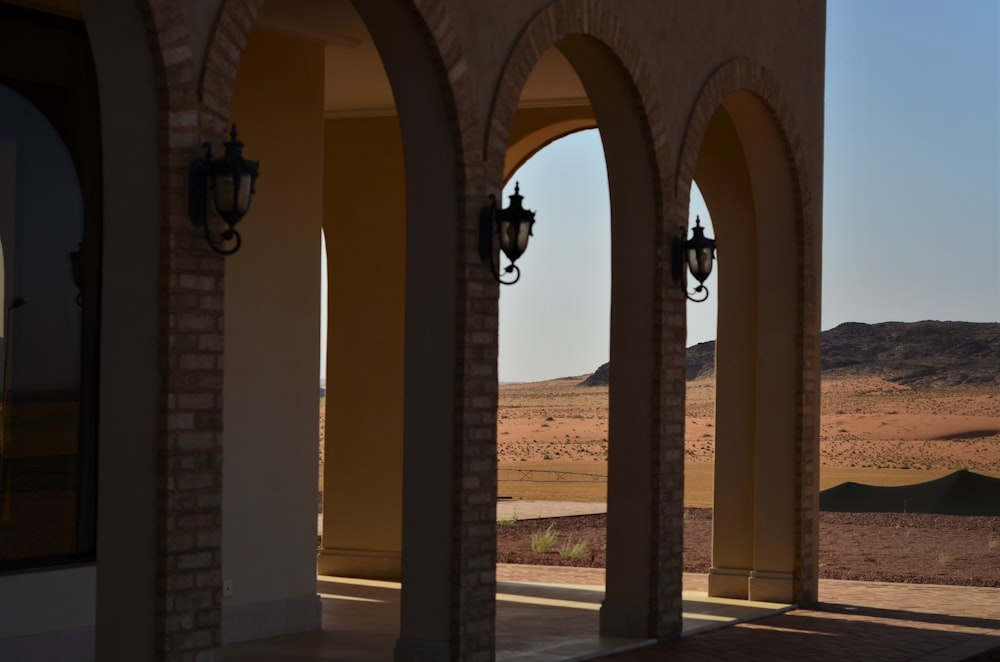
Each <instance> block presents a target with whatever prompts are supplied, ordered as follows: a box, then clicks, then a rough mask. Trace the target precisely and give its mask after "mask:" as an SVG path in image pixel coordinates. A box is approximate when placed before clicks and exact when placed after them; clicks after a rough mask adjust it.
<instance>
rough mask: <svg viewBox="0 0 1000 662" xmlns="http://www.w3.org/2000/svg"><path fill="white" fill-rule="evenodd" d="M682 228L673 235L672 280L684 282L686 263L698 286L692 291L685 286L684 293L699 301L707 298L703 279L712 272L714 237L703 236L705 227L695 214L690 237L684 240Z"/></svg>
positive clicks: (689, 297) (692, 299)
mask: <svg viewBox="0 0 1000 662" xmlns="http://www.w3.org/2000/svg"><path fill="white" fill-rule="evenodd" d="M683 236H684V228H681V236H680V237H674V245H673V249H674V250H673V261H672V267H673V272H674V274H673V275H674V282H675V283H680V284H683V283H684V265H685V264H687V266H688V269H689V270H690V271H691V275H692V276H694V278H695V280H697V281H698V287H696V288H694V292H688V291H687V288H686V287H685V291H684V295H685V296H686V297H687V298H688V299H690V300H691V301H694V302H701V301H704V300H705V299H707V298H708V288H707V287H705V279H706V278H708V276H709V274H711V273H712V261H713V260H714V259H715V239H712V238H711V237H706V236H705V228H703V227H701V218H700V217H698V216H695V218H694V228H692V230H691V238H690V239H688V240H686V241H685V240H684V239H683V238H682V237H683ZM701 293H704V294H702V295H701V296H697V297H696V296H691V295H692V294H701Z"/></svg>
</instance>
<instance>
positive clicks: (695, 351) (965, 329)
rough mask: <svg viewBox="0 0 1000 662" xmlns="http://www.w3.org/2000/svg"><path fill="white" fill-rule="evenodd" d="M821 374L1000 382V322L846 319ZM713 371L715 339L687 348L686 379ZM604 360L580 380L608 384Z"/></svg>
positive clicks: (829, 343)
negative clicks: (592, 372) (863, 320)
mask: <svg viewBox="0 0 1000 662" xmlns="http://www.w3.org/2000/svg"><path fill="white" fill-rule="evenodd" d="M821 342H822V349H821V351H822V359H821V364H820V365H821V367H822V371H823V376H824V377H846V376H876V377H883V378H885V379H887V380H889V381H892V382H896V383H898V384H903V385H906V386H914V387H917V388H944V387H955V386H1000V323H996V322H937V321H924V322H881V323H879V324H863V323H860V322H846V323H844V324H841V325H840V326H837V327H835V328H833V329H830V330H829V331H824V332H823V334H822V340H821ZM714 373H715V341H709V342H703V343H699V344H697V345H694V346H692V347H689V348H688V350H687V379H689V380H691V379H697V378H699V377H711V376H712V375H713V374H714ZM607 375H608V364H604V365H603V366H601V367H600V368H598V369H597V371H595V372H594V374H593V375H591V376H590V377H588V378H587V379H586V380H584V381H583V384H584V385H587V386H596V385H601V384H607V383H608V377H607Z"/></svg>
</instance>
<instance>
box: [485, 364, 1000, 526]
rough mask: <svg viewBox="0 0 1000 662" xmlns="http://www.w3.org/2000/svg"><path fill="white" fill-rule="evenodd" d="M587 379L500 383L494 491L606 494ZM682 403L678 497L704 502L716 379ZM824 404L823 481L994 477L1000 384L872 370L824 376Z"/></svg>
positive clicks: (602, 430)
mask: <svg viewBox="0 0 1000 662" xmlns="http://www.w3.org/2000/svg"><path fill="white" fill-rule="evenodd" d="M585 377H586V375H581V376H576V377H567V378H564V379H556V380H550V381H545V382H535V383H530V384H505V385H502V386H501V387H500V401H499V410H498V421H497V453H498V460H499V467H500V476H499V478H500V484H499V493H500V495H501V496H503V497H510V498H515V499H518V498H534V499H537V498H549V499H558V500H579V501H600V500H602V499H604V498H606V483H605V482H603V481H602V480H601V479H600V478H599V476H601V475H606V473H607V457H608V409H607V407H608V405H607V402H608V388H607V387H589V386H580V385H579V384H580V382H582V381H583V379H584V378H585ZM686 410H687V419H686V431H685V505H686V506H689V507H702V508H705V507H710V506H711V503H712V470H713V459H714V453H715V443H714V437H715V435H714V430H713V428H714V425H715V382H714V380H713V379H700V380H695V381H692V382H688V387H687V405H686ZM821 411H822V413H821V421H820V488H821V489H826V488H828V487H832V486H833V485H837V484H839V483H842V482H845V481H849V480H852V481H855V482H859V483H868V484H872V485H904V484H909V483H919V482H922V481H925V480H931V479H934V478H939V477H941V476H943V475H946V474H948V473H951V472H952V471H956V470H958V469H969V470H970V471H976V472H978V473H982V474H986V475H990V476H994V477H1000V388H953V389H913V388H910V387H906V386H900V385H898V384H895V383H892V382H889V381H886V380H884V379H880V378H876V377H865V378H858V377H852V378H842V379H825V380H823V383H822V410H821ZM547 474H551V475H547ZM526 479H528V480H526ZM543 481H544V482H543Z"/></svg>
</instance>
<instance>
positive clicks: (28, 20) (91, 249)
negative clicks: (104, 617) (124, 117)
mask: <svg viewBox="0 0 1000 662" xmlns="http://www.w3.org/2000/svg"><path fill="white" fill-rule="evenodd" d="M81 55H84V56H85V57H83V58H82V59H81V57H80V56H81ZM94 90H95V88H94V85H93V72H92V67H91V64H90V60H89V47H87V42H86V35H85V33H84V31H83V27H82V25H80V24H79V23H77V22H74V21H68V20H65V19H58V18H50V17H48V16H45V15H43V14H37V13H34V12H27V11H24V10H14V9H6V8H5V9H0V315H2V320H0V570H18V569H23V568H30V567H36V566H40V565H49V564H55V563H65V562H79V561H85V560H92V559H93V558H94V551H95V506H96V501H95V492H96V489H95V488H96V432H97V425H96V424H97V419H96V411H97V408H96V393H97V388H96V387H97V374H96V367H97V357H96V354H97V352H96V349H97V332H98V320H99V315H98V303H99V302H98V300H97V299H98V294H99V283H98V279H99V274H100V269H99V261H100V258H99V256H100V250H99V247H100V232H99V230H100V210H99V207H100V174H99V173H100V156H99V155H100V149H99V138H98V128H99V123H98V119H97V118H98V114H97V110H96V94H95V91H94Z"/></svg>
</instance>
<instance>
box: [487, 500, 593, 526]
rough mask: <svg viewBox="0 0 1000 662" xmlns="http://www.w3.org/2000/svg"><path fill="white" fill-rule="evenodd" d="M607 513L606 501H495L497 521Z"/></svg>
mask: <svg viewBox="0 0 1000 662" xmlns="http://www.w3.org/2000/svg"><path fill="white" fill-rule="evenodd" d="M606 512H608V504H607V502H606V501H529V500H527V499H503V500H501V501H497V521H498V522H504V521H510V520H515V519H542V518H544V517H567V516H569V515H598V514H600V513H606Z"/></svg>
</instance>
